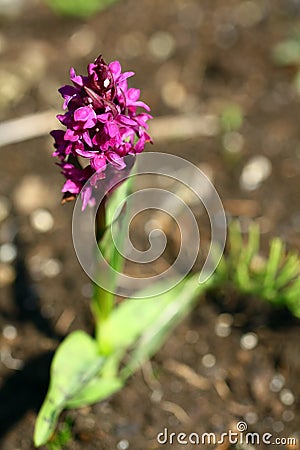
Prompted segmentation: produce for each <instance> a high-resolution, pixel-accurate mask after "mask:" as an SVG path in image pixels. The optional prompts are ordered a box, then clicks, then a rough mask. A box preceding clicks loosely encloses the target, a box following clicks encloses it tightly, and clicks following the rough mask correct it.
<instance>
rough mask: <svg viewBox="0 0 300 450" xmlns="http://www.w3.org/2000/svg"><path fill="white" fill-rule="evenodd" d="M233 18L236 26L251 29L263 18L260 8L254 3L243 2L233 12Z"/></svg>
mask: <svg viewBox="0 0 300 450" xmlns="http://www.w3.org/2000/svg"><path fill="white" fill-rule="evenodd" d="M234 17H235V20H236V22H237V23H238V25H240V26H242V27H244V28H251V27H254V26H255V25H257V24H258V23H259V22H260V21H261V20H262V18H263V10H262V8H261V6H260V5H259V4H258V3H257V2H254V1H243V2H241V3H240V4H239V5H238V6H237V7H236V8H235V10H234Z"/></svg>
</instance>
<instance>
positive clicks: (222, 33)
mask: <svg viewBox="0 0 300 450" xmlns="http://www.w3.org/2000/svg"><path fill="white" fill-rule="evenodd" d="M238 36H239V35H238V32H237V29H236V27H235V26H234V25H233V24H232V23H225V24H220V25H219V26H217V27H216V32H215V42H216V44H217V46H218V47H220V48H223V49H225V50H226V49H229V48H231V47H233V45H234V44H235V43H236V42H237V40H238Z"/></svg>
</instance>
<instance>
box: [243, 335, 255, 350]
mask: <svg viewBox="0 0 300 450" xmlns="http://www.w3.org/2000/svg"><path fill="white" fill-rule="evenodd" d="M257 343H258V337H257V335H256V334H255V333H247V334H244V335H243V336H242V337H241V340H240V345H241V347H242V349H244V350H253V349H254V348H255V347H256V346H257Z"/></svg>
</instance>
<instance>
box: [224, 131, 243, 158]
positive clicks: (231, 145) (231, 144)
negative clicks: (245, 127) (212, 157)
mask: <svg viewBox="0 0 300 450" xmlns="http://www.w3.org/2000/svg"><path fill="white" fill-rule="evenodd" d="M223 146H224V148H225V150H227V151H228V152H229V153H240V151H241V150H242V148H243V146H244V138H243V136H242V135H241V133H238V132H237V131H230V132H228V133H226V134H225V135H224V137H223Z"/></svg>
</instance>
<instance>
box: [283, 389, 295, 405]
mask: <svg viewBox="0 0 300 450" xmlns="http://www.w3.org/2000/svg"><path fill="white" fill-rule="evenodd" d="M280 401H281V403H283V404H284V405H286V406H291V405H292V404H293V403H294V402H295V396H294V394H293V393H292V391H290V390H289V389H283V390H282V391H281V392H280Z"/></svg>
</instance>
